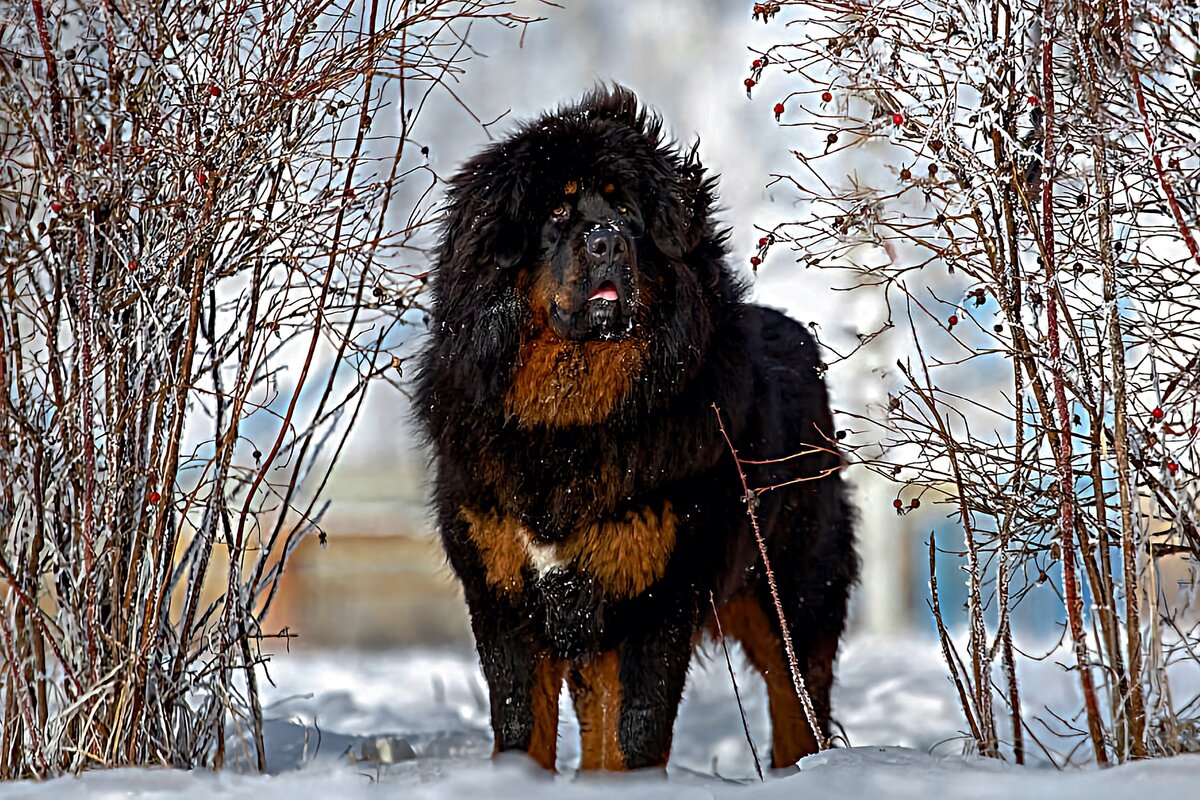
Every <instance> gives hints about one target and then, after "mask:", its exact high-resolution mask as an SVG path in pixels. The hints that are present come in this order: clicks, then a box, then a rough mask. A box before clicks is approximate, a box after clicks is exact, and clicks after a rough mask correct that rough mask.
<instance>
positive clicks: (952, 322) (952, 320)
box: [946, 314, 958, 328]
mask: <svg viewBox="0 0 1200 800" xmlns="http://www.w3.org/2000/svg"><path fill="white" fill-rule="evenodd" d="M946 322H948V323H950V327H951V328H953V327H954V326H955V325H957V324H958V314H951V315H950V319H948V320H946Z"/></svg>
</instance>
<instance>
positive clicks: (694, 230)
mask: <svg viewBox="0 0 1200 800" xmlns="http://www.w3.org/2000/svg"><path fill="white" fill-rule="evenodd" d="M699 148H700V140H699V139H697V140H696V142H695V144H693V145H692V147H691V148H690V149H689V150H688V151H687V153H686V155H685V156H684V157H683V158H682V159H680V161H679V163H678V165H677V167H676V176H677V177H676V191H673V192H671V193H669V194H668V195H667V196H665V197H661V198H659V203H658V205H657V206H656V207H655V208H653V209H652V210H651V212H650V226H649V228H650V237H651V238H652V239H653V240H654V245H655V247H657V248H658V250H659V252H661V253H662V254H663V255H665V256H667V257H669V258H683V257H685V256H687V255H688V254H689V253H691V252H692V251H693V250H695V249H696V247H697V246H698V245H699V244H700V241H701V239H702V238H703V236H704V231H705V229H706V228H707V227H708V215H709V211H710V210H711V208H712V205H713V188H714V186H715V185H716V181H715V180H714V179H713V178H709V177H705V174H704V166H703V165H702V164H701V163H700V159H699V158H698V157H697V151H698V150H699Z"/></svg>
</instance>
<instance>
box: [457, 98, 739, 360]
mask: <svg viewBox="0 0 1200 800" xmlns="http://www.w3.org/2000/svg"><path fill="white" fill-rule="evenodd" d="M450 201H451V218H450V219H449V220H448V223H447V226H446V235H445V240H444V244H443V252H442V257H441V259H440V261H441V264H442V268H441V269H442V271H443V272H444V270H445V265H447V264H461V265H470V267H471V272H472V274H470V275H457V276H450V275H446V274H441V275H439V276H438V279H439V280H442V281H455V282H459V281H475V282H476V284H477V286H476V287H469V286H460V287H459V288H460V289H466V290H468V293H472V294H474V293H475V292H474V291H473V290H474V289H476V288H477V289H478V290H479V295H485V294H486V295H488V296H491V297H497V296H501V295H503V294H504V293H505V292H506V290H508V289H510V288H511V289H513V290H515V291H516V294H517V296H519V297H520V298H521V299H522V300H523V301H524V302H526V303H527V304H528V306H529V309H530V311H531V312H532V314H533V315H534V316H535V317H536V319H537V321H538V322H539V323H540V325H542V326H545V327H548V328H549V329H551V330H552V331H553V332H554V333H555V334H556V335H558V336H559V337H561V338H563V339H567V340H573V341H594V340H607V341H612V340H620V339H623V338H626V337H630V336H637V335H639V334H638V333H636V329H637V328H638V327H639V326H640V325H643V324H646V323H647V322H648V321H649V319H650V317H651V316H652V311H651V310H650V309H651V306H652V305H653V303H654V302H656V301H657V300H658V299H661V298H663V297H670V296H675V295H676V294H677V292H676V291H675V288H676V287H675V284H676V282H677V281H678V279H679V278H680V272H681V271H687V272H688V275H687V278H686V279H687V280H698V281H700V282H701V283H704V284H708V285H714V284H715V283H716V282H717V281H718V280H719V279H720V276H719V275H717V274H716V272H717V269H718V266H719V263H720V259H721V256H722V255H723V252H722V245H721V242H722V239H723V237H722V236H721V235H720V234H717V233H715V232H714V230H713V225H712V222H711V220H710V211H711V208H712V205H713V181H712V180H711V179H709V178H706V177H705V175H704V169H703V167H701V166H700V164H699V162H698V161H697V159H696V149H695V148H692V149H691V150H690V151H687V152H681V151H680V150H679V149H677V148H676V147H675V146H674V145H673V144H671V143H669V142H666V141H664V139H663V134H662V123H661V120H660V119H659V118H658V117H657V116H655V115H653V114H651V113H649V112H647V111H646V110H645V109H644V108H641V107H640V106H639V104H638V101H637V98H636V97H635V96H634V94H633V93H632V92H631V91H629V90H628V89H625V88H623V87H619V86H618V87H612V88H602V89H598V90H596V91H594V92H592V93H591V94H589V95H587V96H586V97H584V98H583V100H582V101H580V102H579V103H578V104H575V105H572V106H568V107H565V108H561V109H559V110H557V111H555V112H552V113H549V114H547V115H545V116H544V117H542V118H540V119H538V120H535V121H533V122H531V123H528V124H526V125H524V126H523V127H522V128H520V129H519V130H518V131H517V132H516V133H515V134H513V135H512V136H511V137H509V138H508V139H507V140H505V141H503V142H500V143H498V144H496V145H493V146H492V147H490V148H488V149H486V150H484V151H483V152H482V153H480V154H479V155H478V156H477V157H476V158H474V159H473V160H472V161H470V162H468V163H467V165H466V166H465V167H464V168H463V170H462V171H461V172H460V173H459V175H458V176H457V177H456V178H455V179H454V180H453V181H452V188H451V191H450ZM698 251H704V252H702V253H700V252H698ZM693 256H695V257H693ZM443 294H450V295H452V296H455V297H457V296H461V294H462V292H461V291H456V292H450V293H443ZM641 335H644V333H643V334H641Z"/></svg>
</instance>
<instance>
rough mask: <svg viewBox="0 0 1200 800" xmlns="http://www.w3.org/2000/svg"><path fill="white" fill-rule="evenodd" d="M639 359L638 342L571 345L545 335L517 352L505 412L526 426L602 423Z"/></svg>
mask: <svg viewBox="0 0 1200 800" xmlns="http://www.w3.org/2000/svg"><path fill="white" fill-rule="evenodd" d="M644 359H645V345H644V344H643V343H642V342H640V341H638V340H634V339H628V340H625V341H620V342H604V341H594V342H573V341H569V340H567V339H562V338H560V337H559V336H558V335H557V334H555V333H553V332H552V331H550V330H548V329H547V330H546V331H544V332H543V333H542V334H541V335H540V336H539V337H538V338H536V339H534V340H532V341H530V342H527V343H526V344H525V345H524V346H523V347H522V348H521V359H520V362H519V363H518V365H517V371H516V374H515V376H514V377H513V382H512V386H511V387H509V390H508V394H507V395H506V396H505V398H504V406H505V410H506V411H507V412H508V413H509V414H511V415H512V416H515V417H516V418H517V419H519V420H520V421H521V422H523V423H524V424H526V425H546V426H549V427H566V426H569V425H588V424H594V423H598V422H602V421H603V420H604V419H605V418H606V417H608V415H609V414H611V413H612V412H613V410H614V409H615V408H616V407H617V404H618V403H620V402H621V401H622V400H624V399H625V397H626V396H627V395H628V394H629V390H630V389H631V388H632V387H633V384H634V381H635V380H636V379H637V377H638V376H639V375H640V374H641V371H642V364H643V361H644Z"/></svg>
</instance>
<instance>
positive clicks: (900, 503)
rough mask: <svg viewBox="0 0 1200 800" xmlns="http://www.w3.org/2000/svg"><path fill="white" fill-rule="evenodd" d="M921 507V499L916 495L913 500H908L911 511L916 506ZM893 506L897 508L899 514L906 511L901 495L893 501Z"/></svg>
mask: <svg viewBox="0 0 1200 800" xmlns="http://www.w3.org/2000/svg"><path fill="white" fill-rule="evenodd" d="M920 507H921V501H920V500H918V499H917V498H915V497H914V498H913V499H912V500H909V501H908V508H909V510H910V511H911V510H913V509H914V508H920ZM892 508H894V509H896V513H897V514H900V513H903V512H904V501H903V500H901V499H900V498H899V497H897V498H896V499H895V500H893V501H892Z"/></svg>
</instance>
